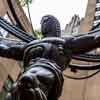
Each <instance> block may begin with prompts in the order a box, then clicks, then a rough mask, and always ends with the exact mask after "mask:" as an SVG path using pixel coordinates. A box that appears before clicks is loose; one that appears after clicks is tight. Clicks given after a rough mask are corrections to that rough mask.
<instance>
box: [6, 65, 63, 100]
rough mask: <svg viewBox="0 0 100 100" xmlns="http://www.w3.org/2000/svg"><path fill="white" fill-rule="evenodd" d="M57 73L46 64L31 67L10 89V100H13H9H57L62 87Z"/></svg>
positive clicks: (61, 80) (61, 81)
mask: <svg viewBox="0 0 100 100" xmlns="http://www.w3.org/2000/svg"><path fill="white" fill-rule="evenodd" d="M36 65H38V64H36ZM59 73H60V72H59V71H57V69H56V68H53V67H52V66H50V65H48V64H44V63H42V64H39V65H38V66H34V65H31V66H30V67H29V69H28V70H27V71H26V72H24V73H23V74H22V75H21V76H20V77H19V79H18V80H17V82H16V85H15V87H14V88H12V91H11V98H13V97H14V99H11V100H58V98H59V96H60V94H61V90H62V85H63V78H62V76H61V75H60V74H59ZM15 98H20V99H15ZM6 100H10V99H6Z"/></svg>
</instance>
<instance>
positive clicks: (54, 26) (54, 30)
mask: <svg viewBox="0 0 100 100" xmlns="http://www.w3.org/2000/svg"><path fill="white" fill-rule="evenodd" d="M41 32H42V34H43V37H60V36H61V28H60V23H59V21H58V19H57V18H56V17H54V16H52V15H45V16H43V17H42V19H41Z"/></svg>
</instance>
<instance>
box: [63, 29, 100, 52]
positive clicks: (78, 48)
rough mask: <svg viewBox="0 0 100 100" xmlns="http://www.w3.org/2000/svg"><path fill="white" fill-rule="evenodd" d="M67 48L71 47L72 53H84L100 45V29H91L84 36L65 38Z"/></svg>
mask: <svg viewBox="0 0 100 100" xmlns="http://www.w3.org/2000/svg"><path fill="white" fill-rule="evenodd" d="M65 41H66V43H65V46H64V48H65V50H67V49H70V50H71V51H72V54H82V53H85V52H88V51H91V50H93V49H96V48H98V47H100V31H91V32H89V34H84V35H82V36H80V35H79V36H77V37H71V38H65Z"/></svg>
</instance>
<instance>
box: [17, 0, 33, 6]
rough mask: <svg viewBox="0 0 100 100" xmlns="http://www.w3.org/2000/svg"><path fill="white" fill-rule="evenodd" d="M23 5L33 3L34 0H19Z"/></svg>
mask: <svg viewBox="0 0 100 100" xmlns="http://www.w3.org/2000/svg"><path fill="white" fill-rule="evenodd" d="M19 1H20V3H21V5H22V6H26V5H29V4H31V3H32V1H33V0H19Z"/></svg>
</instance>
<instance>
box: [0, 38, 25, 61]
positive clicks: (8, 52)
mask: <svg viewBox="0 0 100 100" xmlns="http://www.w3.org/2000/svg"><path fill="white" fill-rule="evenodd" d="M25 44H26V43H24V42H21V41H18V40H11V39H5V38H2V37H0V56H2V57H6V58H12V59H15V60H22V59H23V53H24V46H25Z"/></svg>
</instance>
